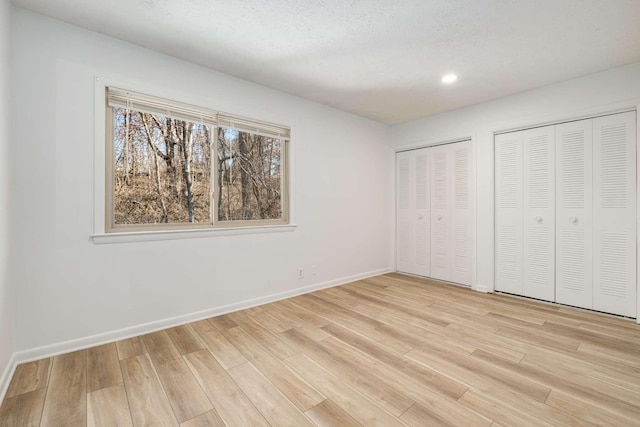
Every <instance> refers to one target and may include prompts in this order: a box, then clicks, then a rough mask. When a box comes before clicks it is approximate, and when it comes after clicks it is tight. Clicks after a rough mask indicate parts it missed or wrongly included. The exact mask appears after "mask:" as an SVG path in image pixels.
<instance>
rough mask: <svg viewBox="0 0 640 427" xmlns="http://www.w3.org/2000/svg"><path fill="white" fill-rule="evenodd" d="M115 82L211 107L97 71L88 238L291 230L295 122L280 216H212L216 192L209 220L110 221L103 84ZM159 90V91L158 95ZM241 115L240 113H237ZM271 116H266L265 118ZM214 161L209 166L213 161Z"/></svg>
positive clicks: (285, 152) (109, 121) (109, 120)
mask: <svg viewBox="0 0 640 427" xmlns="http://www.w3.org/2000/svg"><path fill="white" fill-rule="evenodd" d="M108 87H117V88H121V89H124V90H128V88H131V87H135V88H136V90H133V89H131V91H132V92H134V93H144V94H148V96H150V97H157V98H159V99H171V100H173V101H174V102H175V103H176V104H186V105H201V106H203V107H202V108H203V109H211V110H213V111H218V110H217V109H214V108H209V105H208V102H207V101H205V100H204V99H202V98H200V97H197V98H193V99H192V98H191V97H187V96H185V94H184V93H178V92H176V91H175V90H171V89H169V90H167V88H163V89H162V90H159V89H157V88H154V87H150V86H149V85H146V84H144V83H139V82H131V81H128V80H124V79H118V78H112V77H104V76H97V75H96V76H95V93H94V95H95V99H94V101H95V103H94V104H95V105H94V115H95V122H94V123H95V126H94V131H95V142H94V230H93V234H92V235H91V239H92V241H93V242H94V243H95V244H103V243H119V242H131V241H149V240H173V239H183V238H194V237H211V236H222V235H224V236H228V235H234V234H256V233H271V232H284V231H293V230H295V228H296V227H297V226H296V225H295V224H294V222H293V219H294V203H293V197H292V195H293V194H294V193H293V182H294V176H293V175H294V167H293V166H294V161H293V157H294V156H293V146H292V144H291V143H290V141H291V140H292V139H293V136H294V132H295V128H294V126H293V125H283V126H286V127H288V128H289V129H290V137H289V139H288V141H285V140H284V139H283V146H282V159H283V165H284V168H283V174H282V179H281V184H280V185H281V191H282V197H281V199H282V202H281V203H282V212H283V213H282V218H278V219H267V220H237V221H215V217H214V216H213V215H215V214H217V212H215V211H216V210H217V198H218V197H219V196H220V195H218V194H216V193H214V196H215V197H213V198H212V201H211V202H212V203H213V206H212V207H211V212H212V218H211V222H207V223H197V224H190V223H172V224H167V225H163V224H121V225H115V224H114V223H113V212H112V206H113V177H114V173H113V164H112V159H113V150H114V146H113V142H112V141H110V140H109V138H108V135H107V126H111V127H112V126H113V115H112V114H107V113H108V111H109V108H111V107H108V105H107V102H108V100H107V95H106V92H107V88H108ZM159 94H161V95H159ZM241 113H243V114H242V116H241V117H251V116H255V115H256V113H255V112H251V111H248V112H245V111H242V112H241ZM238 116H240V114H239V115H238ZM269 119H270V118H269ZM270 122H271V123H283V122H284V121H283V120H282V119H278V118H275V119H273V120H270ZM214 155H217V143H215V144H214ZM212 166H213V165H212ZM211 175H214V176H212V179H211V184H212V190H213V189H214V188H217V187H215V186H214V185H215V183H214V179H215V175H216V174H215V173H214V168H213V167H212V168H211Z"/></svg>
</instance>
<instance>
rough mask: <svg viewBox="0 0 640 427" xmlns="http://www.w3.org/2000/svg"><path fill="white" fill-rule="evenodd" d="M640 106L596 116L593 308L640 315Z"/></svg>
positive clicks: (594, 129)
mask: <svg viewBox="0 0 640 427" xmlns="http://www.w3.org/2000/svg"><path fill="white" fill-rule="evenodd" d="M635 133H636V123H635V112H630V113H623V114H616V115H611V116H605V117H599V118H597V119H594V120H593V140H594V141H593V149H594V153H593V157H594V165H593V181H594V186H593V188H594V212H593V216H594V218H593V221H594V230H593V231H594V233H593V241H594V244H593V272H594V274H593V295H594V299H593V308H594V309H595V310H599V311H605V312H608V313H614V314H620V315H623V316H633V317H635V316H636V182H635V181H636V143H635Z"/></svg>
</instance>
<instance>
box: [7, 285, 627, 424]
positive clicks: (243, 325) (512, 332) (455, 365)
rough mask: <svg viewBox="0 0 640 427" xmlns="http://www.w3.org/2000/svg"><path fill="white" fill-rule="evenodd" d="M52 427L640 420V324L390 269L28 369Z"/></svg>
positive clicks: (32, 414)
mask: <svg viewBox="0 0 640 427" xmlns="http://www.w3.org/2000/svg"><path fill="white" fill-rule="evenodd" d="M39 425H40V426H65V427H69V426H87V425H88V426H135V427H138V426H151V425H156V426H181V427H193V426H270V425H271V426H296V427H298V426H307V425H308V426H313V425H318V426H358V425H362V426H367V427H368V426H456V427H457V426H487V427H488V426H492V427H499V426H565V425H566V426H596V425H597V426H616V427H620V426H640V326H639V325H637V324H636V323H635V322H634V321H632V320H629V319H621V318H617V317H613V316H607V315H602V314H598V313H593V312H588V311H583V310H578V309H572V308H569V307H564V306H559V305H553V304H546V303H541V302H536V301H529V300H524V299H518V298H513V297H508V296H502V295H493V294H482V293H478V292H473V291H471V290H469V289H466V288H462V287H458V286H453V285H448V284H444V283H441V282H437V281H432V280H427V279H419V278H414V277H409V276H404V275H401V274H387V275H383V276H378V277H374V278H370V279H366V280H361V281H358V282H353V283H350V284H347V285H344V286H340V287H336V288H332V289H326V290H322V291H318V292H314V293H311V294H308V295H303V296H298V297H295V298H291V299H288V300H285V301H279V302H275V303H272V304H267V305H263V306H260V307H255V308H251V309H247V310H243V311H240V312H235V313H230V314H227V315H224V316H218V317H215V318H211V319H206V320H201V321H198V322H194V323H191V324H188V325H183V326H178V327H175V328H171V329H168V330H165V331H159V332H154V333H151V334H148V335H145V336H141V337H135V338H130V339H127V340H122V341H118V342H116V343H111V344H106V345H101V346H98V347H94V348H91V349H87V350H81V351H77V352H73V353H69V354H64V355H60V356H56V357H53V358H49V359H44V360H40V361H37V362H31V363H26V364H23V365H20V366H19V367H18V368H17V370H16V373H15V375H14V377H13V379H12V382H11V384H10V386H9V389H8V392H7V395H6V397H5V399H4V402H3V403H2V406H1V407H0V426H11V427H15V426H39Z"/></svg>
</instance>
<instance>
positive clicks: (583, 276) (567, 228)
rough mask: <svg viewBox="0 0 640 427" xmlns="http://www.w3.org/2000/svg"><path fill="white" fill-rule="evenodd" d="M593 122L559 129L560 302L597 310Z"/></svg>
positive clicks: (557, 195)
mask: <svg viewBox="0 0 640 427" xmlns="http://www.w3.org/2000/svg"><path fill="white" fill-rule="evenodd" d="M592 175H593V139H592V120H581V121H577V122H571V123H564V124H561V125H557V126H556V253H557V255H556V301H557V302H559V303H563V304H569V305H573V306H577V307H584V308H592V307H593V274H592V272H593V269H592V261H593V256H592V253H593V252H592V249H593V237H592V234H593V233H592V231H593V179H592Z"/></svg>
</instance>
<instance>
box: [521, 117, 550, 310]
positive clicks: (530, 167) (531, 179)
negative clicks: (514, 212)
mask: <svg viewBox="0 0 640 427" xmlns="http://www.w3.org/2000/svg"><path fill="white" fill-rule="evenodd" d="M555 168H556V165H555V127H554V126H546V127H542V128H537V129H531V130H528V131H525V132H524V134H523V196H524V197H523V204H524V209H523V211H524V216H523V238H524V240H523V255H524V256H523V267H524V268H523V286H522V295H524V296H528V297H531V298H538V299H542V300H545V301H554V299H555V268H554V267H555V243H556V242H555V233H556V230H555V215H556V212H555Z"/></svg>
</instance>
